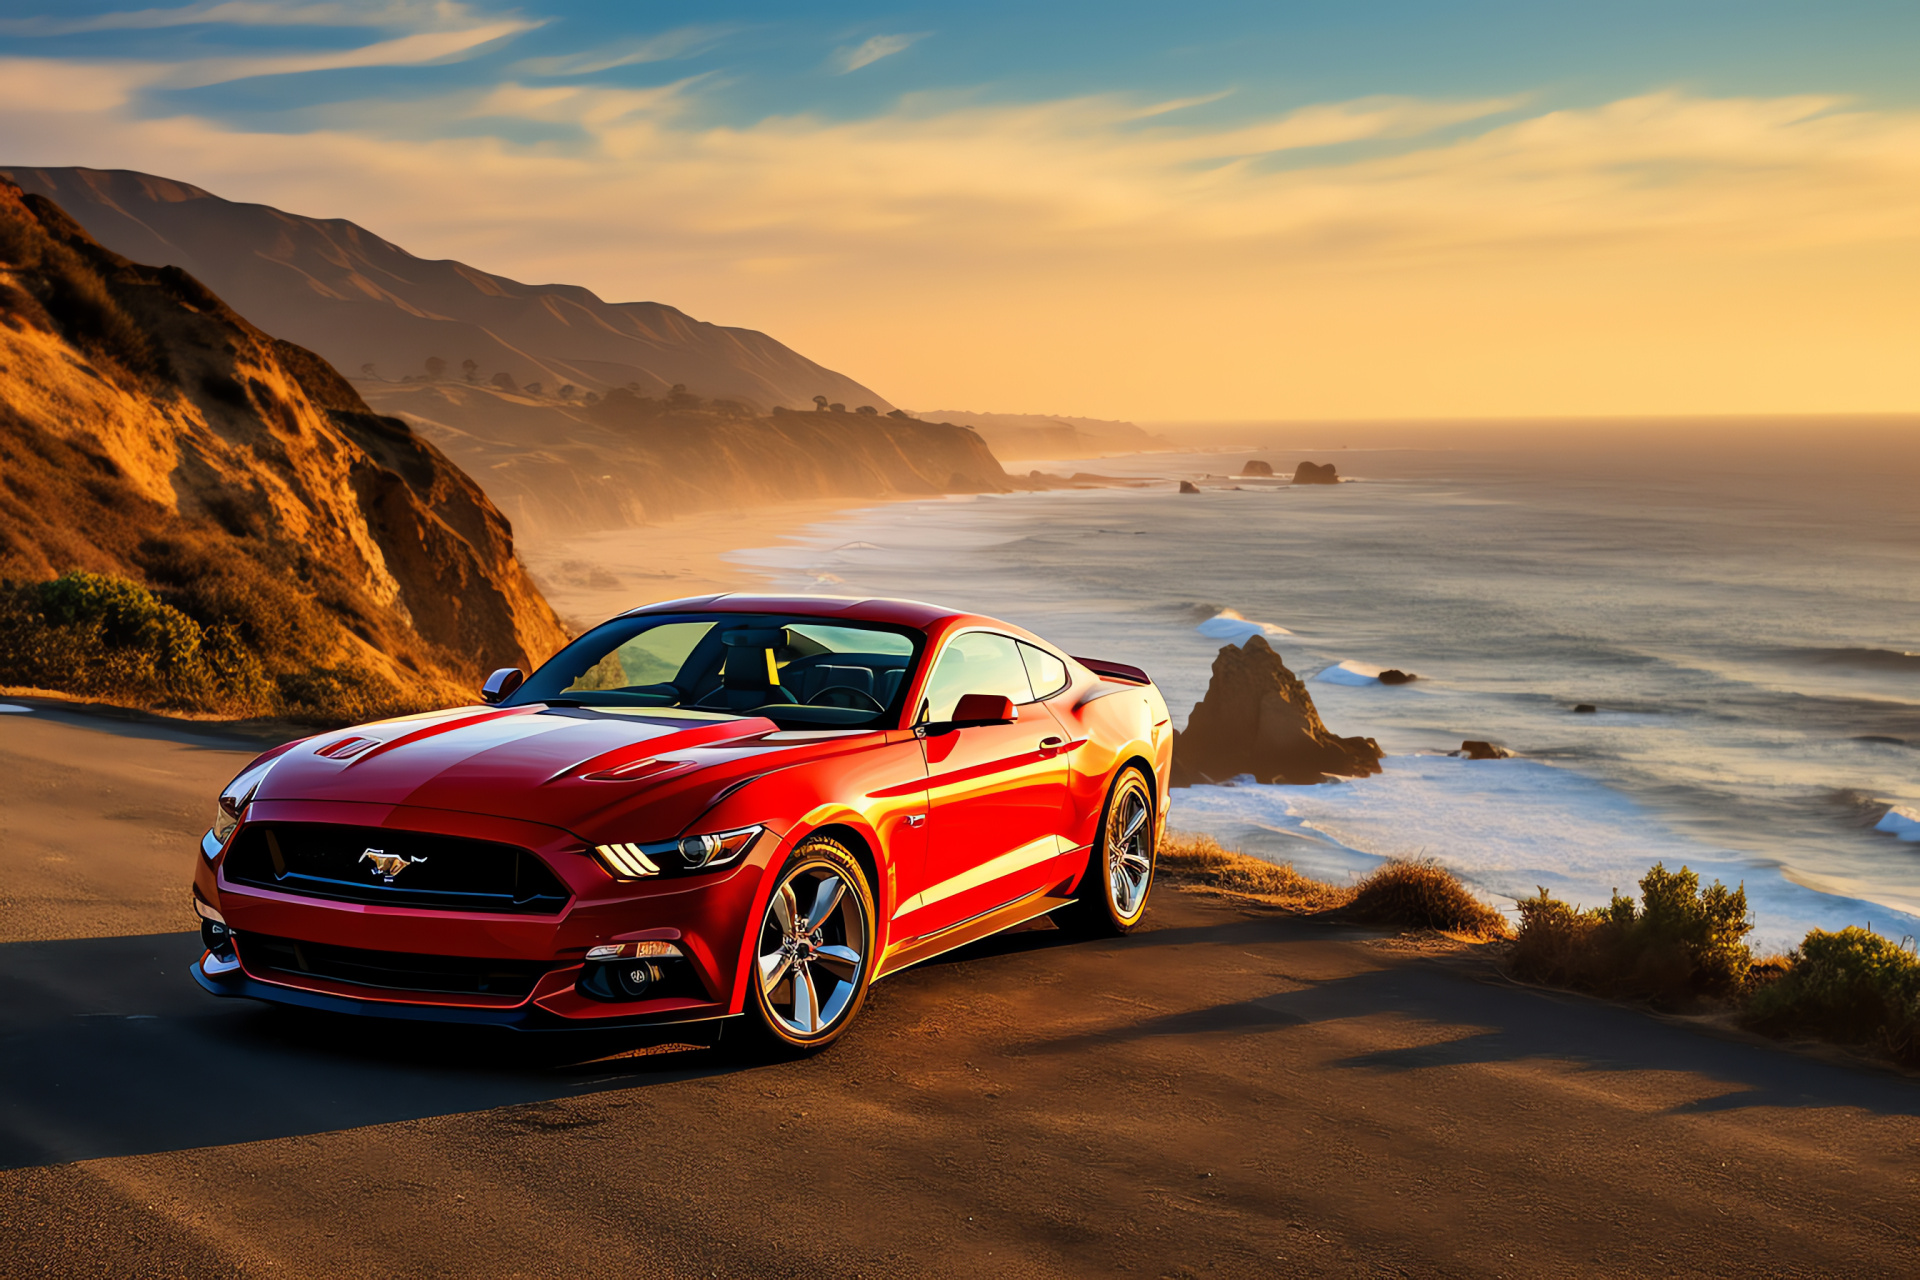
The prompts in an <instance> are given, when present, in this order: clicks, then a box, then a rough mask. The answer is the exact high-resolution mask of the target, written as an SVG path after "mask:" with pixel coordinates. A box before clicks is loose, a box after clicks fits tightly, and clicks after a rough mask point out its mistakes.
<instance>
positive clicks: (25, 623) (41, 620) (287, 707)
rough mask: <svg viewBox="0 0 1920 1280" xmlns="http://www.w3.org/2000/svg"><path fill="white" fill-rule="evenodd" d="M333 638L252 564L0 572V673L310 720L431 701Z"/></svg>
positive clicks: (299, 600)
mask: <svg viewBox="0 0 1920 1280" xmlns="http://www.w3.org/2000/svg"><path fill="white" fill-rule="evenodd" d="M169 597H170V598H169ZM189 611H190V612H189ZM196 614H197V615H199V616H197V617H196V616H195V615H196ZM214 619H218V620H217V621H216V620H214ZM339 648H340V645H339V640H338V632H337V631H336V630H335V629H333V628H331V627H329V626H327V625H326V620H325V619H324V618H322V617H320V616H319V615H318V610H317V609H316V607H315V606H314V605H313V604H312V603H311V601H309V600H307V599H306V598H305V597H304V596H301V595H299V594H298V593H297V592H294V591H291V590H287V589H284V588H276V587H274V586H272V585H270V584H267V583H265V582H264V581H263V580H262V579H261V578H260V577H259V576H258V575H248V574H237V575H232V576H229V577H222V576H221V575H219V574H217V573H210V574H209V575H208V576H206V577H205V578H201V579H198V580H197V581H196V582H195V583H194V586H193V589H191V590H187V591H183V592H180V593H178V594H176V593H173V592H163V593H156V592H154V591H152V590H149V589H148V588H146V587H144V586H141V585H140V584H139V583H136V582H131V581H129V580H127V579H125V578H120V577H115V576H113V575H111V574H104V573H87V572H84V571H81V570H77V569H74V570H69V571H67V572H66V573H63V574H61V575H60V576H59V577H57V578H54V579H52V580H51V581H47V582H38V583H17V582H0V684H10V685H16V686H24V687H28V688H36V689H56V690H59V691H61V692H64V693H74V694H78V695H80V696H82V697H88V698H99V699H102V700H104V701H109V702H114V703H118V704H120V705H122V706H144V707H158V708H162V709H165V710H170V711H197V712H204V713H208V714H212V715H222V716H237V717H254V716H279V717H284V718H286V719H290V720H298V721H303V722H307V723H316V724H339V723H349V722H355V721H362V720H377V719H383V718H385V717H388V716H395V715H404V714H406V713H408V712H412V711H419V710H423V709H425V708H426V707H427V706H428V705H429V703H430V702H431V701H432V699H431V698H430V697H429V691H428V690H426V689H416V690H411V691H403V690H401V689H399V688H397V687H396V686H395V685H394V684H393V682H392V681H391V680H388V679H387V678H386V677H385V676H383V675H381V674H380V673H379V672H377V671H374V670H373V669H371V668H370V667H367V666H366V665H365V664H363V663H359V662H356V661H354V660H353V659H352V658H351V657H339V656H336V657H334V658H332V659H327V658H326V656H325V655H327V654H330V653H336V654H337V651H338V650H339Z"/></svg>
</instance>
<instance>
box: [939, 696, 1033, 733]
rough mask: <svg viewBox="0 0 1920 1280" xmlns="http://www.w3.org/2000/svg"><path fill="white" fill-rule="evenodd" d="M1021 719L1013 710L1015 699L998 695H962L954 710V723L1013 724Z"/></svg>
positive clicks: (963, 724) (962, 724)
mask: <svg viewBox="0 0 1920 1280" xmlns="http://www.w3.org/2000/svg"><path fill="white" fill-rule="evenodd" d="M1019 718H1020V713H1019V712H1018V711H1015V710H1014V709H1013V699H1012V698H1008V697H1004V696H1002V695H1001V694H997V693H969V694H964V695H962V697H961V699H960V701H959V703H958V704H957V705H956V706H955V707H954V708H953V723H954V724H956V725H961V726H965V725H970V724H1012V723H1013V722H1014V721H1015V720H1018V719H1019Z"/></svg>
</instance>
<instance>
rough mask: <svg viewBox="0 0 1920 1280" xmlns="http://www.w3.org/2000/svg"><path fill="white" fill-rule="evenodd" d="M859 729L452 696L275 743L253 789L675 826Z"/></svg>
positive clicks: (588, 830)
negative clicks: (812, 729)
mask: <svg viewBox="0 0 1920 1280" xmlns="http://www.w3.org/2000/svg"><path fill="white" fill-rule="evenodd" d="M871 736H872V735H871V734H868V733H860V734H854V735H848V734H845V733H833V734H781V733H780V732H779V728H778V726H776V725H775V724H774V723H773V722H772V721H771V720H766V719H763V718H760V717H758V716H747V717H728V718H708V717H698V718H694V717H685V716H681V715H674V714H671V713H669V714H646V715H640V714H625V713H619V712H614V713H609V712H605V711H602V710H599V709H594V708H587V707H549V706H545V705H533V706H526V707H463V708H457V709H455V710H452V711H442V712H434V713H431V714H428V715H423V716H409V717H405V718H403V719H399V720H388V721H382V722H380V723H377V724H370V725H363V726H360V727H358V728H354V729H347V730H342V731H340V732H338V733H327V734H319V735H316V736H315V737H312V738H309V739H306V740H305V741H303V742H299V743H296V744H294V745H293V746H292V747H290V748H288V749H287V750H285V751H284V752H282V753H281V754H280V755H279V756H277V757H275V758H274V759H273V760H272V761H271V762H270V763H269V764H268V765H267V766H266V773H265V776H264V777H263V778H262V779H261V780H260V783H259V787H258V789H257V791H255V793H254V797H253V798H254V799H255V800H261V801H352V802H358V803H371V804H389V805H406V806H410V807H418V808H426V809H443V810H452V811H456V812H461V813H474V814H483V815H489V816H494V817H502V818H514V819H519V820H521V821H525V822H537V823H542V824H546V825H550V826H557V827H564V828H566V829H568V830H570V831H573V832H574V833H575V834H577V835H580V836H582V837H583V838H585V839H592V838H593V836H594V833H595V831H596V829H597V828H599V827H600V826H601V825H602V824H603V823H604V822H605V821H607V820H608V819H609V818H610V817H612V816H618V815H628V814H631V813H632V811H633V810H634V809H636V808H639V807H644V808H646V809H648V810H650V811H656V812H650V813H649V815H648V825H649V827H651V828H652V829H653V830H656V831H658V832H659V833H660V836H661V837H663V838H664V837H671V836H673V835H676V834H678V833H679V832H680V831H681V830H682V829H684V827H685V826H686V825H687V824H688V823H690V822H692V821H693V820H694V819H695V818H697V817H699V815H700V814H701V813H702V812H704V811H705V810H706V808H707V807H708V806H709V805H711V803H712V801H713V799H714V797H715V796H717V795H718V794H719V792H721V791H722V790H725V789H726V788H728V787H729V786H731V785H732V784H733V783H735V782H737V781H739V780H741V779H750V778H752V777H753V776H755V775H757V774H759V773H764V772H766V771H767V770H769V769H772V768H779V767H784V766H785V765H787V764H790V763H797V762H798V761H799V760H801V759H807V758H811V757H812V756H813V755H816V754H818V753H820V752H821V751H822V750H829V751H831V750H845V749H847V747H848V746H850V745H851V743H850V741H849V738H850V737H854V738H868V737H871Z"/></svg>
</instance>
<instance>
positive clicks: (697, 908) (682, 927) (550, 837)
mask: <svg viewBox="0 0 1920 1280" xmlns="http://www.w3.org/2000/svg"><path fill="white" fill-rule="evenodd" d="M248 821H249V823H264V822H268V821H279V822H310V823H311V822H320V823H339V824H354V825H381V826H390V827H397V828H401V829H406V830H413V831H420V832H433V833H437V834H445V835H452V836H464V837H469V838H474V839H487V840H494V841H500V842H505V843H511V844H515V845H518V846H520V847H521V848H524V849H527V850H530V851H531V852H532V853H534V854H535V855H536V856H537V857H539V858H540V859H541V861H542V862H544V863H545V864H546V865H547V866H548V867H549V868H550V869H551V870H552V871H553V872H554V873H555V875H557V876H558V877H559V878H560V879H561V881H563V882H564V883H565V885H566V887H567V889H568V891H569V893H570V895H571V896H570V898H569V900H568V902H567V904H566V906H565V907H564V908H562V909H561V910H560V911H559V912H558V913H556V914H551V915H528V914H516V915H507V914H482V913H469V912H460V911H446V910H429V909H421V908H408V907H395V906H389V905H385V904H371V903H363V902H347V901H337V900H332V899H327V898H317V897H309V896H303V895H296V894H291V893H283V892H278V891H275V890H272V889H267V888H263V887H260V886H258V885H255V884H239V883H235V882H232V881H229V880H228V879H227V877H226V875H225V873H224V856H225V855H224V854H221V855H220V856H219V857H217V858H216V859H215V860H213V861H209V860H207V859H206V858H205V857H202V858H200V859H198V860H197V861H198V866H197V868H196V874H195V880H194V888H195V892H196V894H197V895H198V896H199V897H200V898H201V899H202V900H203V901H205V902H207V903H209V904H211V905H212V906H213V907H214V908H215V909H216V910H217V911H218V912H219V913H220V915H221V916H222V917H223V918H224V920H225V922H226V923H227V925H228V926H229V927H230V928H231V930H232V932H233V937H234V947H235V955H236V957H237V962H236V961H234V960H227V961H222V960H219V959H216V958H213V957H211V956H208V957H203V958H202V960H201V961H200V962H198V963H196V964H195V965H194V967H193V976H194V980H195V981H196V982H198V983H199V984H200V986H201V987H203V988H204V989H206V990H207V991H209V992H211V993H213V994H214V995H218V996H231V997H241V998H246V999H254V1000H265V1001H270V1002H273V1003H278V1004H288V1005H296V1006H300V1007H304V1008H311V1009H324V1010H328V1011H331V1012H335V1013H351V1014H356V1015H361V1016H367V1017H376V1018H397V1019H412V1020H421V1021H433V1022H456V1023H468V1024H476V1025H490V1026H501V1027H512V1028H518V1029H527V1030H533V1029H541V1028H548V1027H567V1026H572V1027H605V1028H616V1027H621V1028H624V1027H641V1026H656V1025H657V1026H679V1025H684V1024H686V1023H691V1022H702V1021H711V1020H715V1019H720V1018H725V1017H728V1016H731V1015H732V1014H734V1013H737V1012H738V1010H739V1007H740V995H741V992H742V991H744V989H745V988H744V981H743V973H744V971H743V968H742V961H741V955H742V951H743V948H744V945H745V933H746V927H747V921H749V920H750V919H754V918H756V917H755V916H754V909H755V907H756V905H757V902H756V897H757V894H758V892H759V888H760V885H761V883H762V881H763V878H764V877H763V875H762V874H761V872H763V871H764V869H765V866H766V864H767V862H768V860H770V859H772V858H774V857H777V856H780V854H781V853H782V852H783V845H784V841H782V840H781V839H780V838H779V837H778V836H777V835H776V834H775V833H772V832H769V833H768V834H766V835H764V836H762V837H761V839H760V841H759V842H758V844H757V845H756V846H755V847H754V848H753V849H752V850H751V851H750V852H749V853H748V855H747V857H746V858H745V859H744V860H743V861H742V862H741V863H740V864H738V865H736V866H733V867H730V868H725V869H722V870H718V871H715V872H713V873H711V874H708V875H691V876H682V877H671V878H663V879H661V880H657V881H640V882H635V881H625V880H616V879H614V878H613V877H612V876H611V875H609V874H608V872H607V871H606V870H605V868H603V867H602V866H601V865H600V863H599V862H598V861H597V860H596V859H595V858H594V857H593V855H592V854H591V853H590V852H588V851H587V850H586V849H584V848H583V847H582V845H581V842H580V841H579V840H578V839H577V838H576V837H574V836H572V835H571V834H570V833H568V832H565V831H562V830H559V829H557V828H553V827H545V826H542V825H540V824H536V823H528V822H519V821H513V820H506V819H498V818H479V817H476V816H473V815H465V814H456V813H448V812H443V811H428V810H408V809H406V808H405V807H390V806H384V805H382V806H367V805H359V804H345V803H335V802H329V803H326V804H319V803H306V802H275V803H272V804H266V803H256V805H255V806H254V807H253V810H250V811H249V813H248ZM232 847H233V845H232V844H231V843H229V845H228V848H232ZM203 852H205V850H204V849H203ZM250 937H252V938H254V939H257V940H259V941H258V943H257V944H256V946H255V949H254V951H253V952H252V954H251V955H250V953H249V938H250ZM642 940H657V941H667V942H672V943H673V944H674V945H675V946H677V947H678V948H679V949H680V951H681V953H682V954H683V956H684V957H685V958H684V959H682V960H676V961H673V962H671V963H672V965H673V966H675V968H676V969H677V970H678V972H677V974H676V980H675V981H674V982H672V983H668V984H666V985H665V988H664V993H663V994H661V995H658V996H643V997H641V998H639V999H636V1000H605V999H598V998H595V997H594V996H592V995H588V994H586V993H585V992H583V991H581V990H580V988H579V982H580V979H581V977H582V974H583V972H584V970H585V966H586V965H587V963H588V962H587V961H586V958H585V957H586V953H587V951H588V949H589V948H592V947H596V946H601V945H603V944H607V943H614V942H633V941H642ZM288 941H291V942H298V943H306V944H313V945H314V946H315V947H317V948H330V949H349V950H354V951H363V952H369V953H374V952H377V953H386V954H389V955H393V954H405V955H407V956H418V957H421V958H422V959H423V960H426V959H431V958H435V957H455V958H461V959H465V960H475V961H485V960H492V961H500V962H503V963H505V964H509V965H513V966H519V967H520V968H522V969H523V970H530V971H537V972H538V977H537V978H536V979H534V980H533V981H532V983H531V989H530V990H526V989H523V990H521V991H519V992H518V993H516V994H488V993H486V992H485V991H484V990H480V991H446V990H425V989H420V990H414V989H408V988H407V986H406V984H405V983H404V982H401V983H383V984H382V985H377V986H375V985H365V984H362V983H356V982H352V981H341V980H338V979H337V978H335V977H331V976H327V975H326V973H325V971H324V970H323V969H322V968H320V967H318V966H316V969H315V971H313V972H295V971H292V970H291V969H290V968H289V967H288V965H287V964H286V963H284V962H274V963H268V962H267V960H268V959H269V956H268V948H267V945H266V944H269V943H271V944H275V948H276V949H277V950H278V951H280V952H284V951H285V946H284V943H286V942H288ZM209 962H211V963H209ZM300 967H301V968H302V969H304V968H305V967H306V966H305V963H304V961H303V962H302V965H301V966H300Z"/></svg>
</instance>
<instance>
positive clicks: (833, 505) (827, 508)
mask: <svg viewBox="0 0 1920 1280" xmlns="http://www.w3.org/2000/svg"><path fill="white" fill-rule="evenodd" d="M881 505H884V501H883V500H880V499H874V500H868V501H862V502H847V501H844V500H841V499H821V500H819V501H813V502H792V503H785V504H782V505H780V506H775V507H755V508H750V509H744V510H739V511H703V512H698V513H696V514H694V515H690V516H687V517H685V518H684V519H680V520H675V521H673V522H672V523H670V524H662V525H645V526H642V527H640V528H634V529H610V530H606V531H604V532H600V533H590V534H583V535H581V536H578V537H572V538H549V539H522V540H520V541H519V543H518V549H519V552H520V559H521V562H522V563H524V564H525V565H526V566H527V570H528V572H529V573H531V574H532V575H533V579H534V581H535V582H536V583H538V584H539V586H540V589H541V590H542V591H543V592H545V593H546V597H547V599H548V600H549V601H550V602H551V603H552V605H553V607H554V609H555V611H556V612H558V613H559V614H560V616H561V618H562V619H564V620H565V621H566V622H567V623H568V624H569V625H572V626H574V627H576V628H579V629H585V628H586V627H589V626H592V625H594V624H595V623H598V622H601V621H603V620H604V619H606V618H610V617H612V616H613V615H614V614H617V613H620V612H622V611H624V610H627V609H632V608H635V607H637V606H639V605H643V604H651V603H653V602H655V601H659V600H674V599H679V598H680V597H683V596H702V595H711V594H713V593H715V592H719V591H746V590H752V589H753V588H754V587H756V586H759V585H763V584H765V583H766V582H767V581H768V578H767V577H766V575H763V574H761V573H759V572H758V571H756V570H754V569H752V568H751V567H749V566H746V565H741V564H736V563H733V562H731V561H729V560H727V559H726V558H725V557H726V556H727V554H728V553H729V552H735V551H743V550H746V549H748V548H752V547H774V546H779V545H781V544H782V543H783V542H785V541H786V539H787V538H788V536H789V535H790V534H792V533H794V532H796V531H798V530H800V529H803V528H805V527H806V526H808V525H810V524H814V523H817V522H819V521H822V520H827V519H830V518H832V517H834V516H836V515H840V514H843V513H845V512H849V511H857V510H861V509H864V508H870V507H877V506H881Z"/></svg>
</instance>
